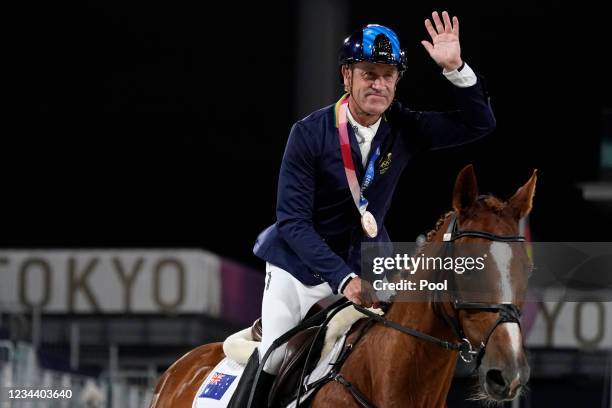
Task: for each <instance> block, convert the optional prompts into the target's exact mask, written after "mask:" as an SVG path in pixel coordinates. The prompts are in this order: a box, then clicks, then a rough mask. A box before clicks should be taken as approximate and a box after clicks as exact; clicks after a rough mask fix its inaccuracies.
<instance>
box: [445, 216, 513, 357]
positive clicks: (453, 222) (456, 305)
mask: <svg viewBox="0 0 612 408" xmlns="http://www.w3.org/2000/svg"><path fill="white" fill-rule="evenodd" d="M450 217H451V219H450V222H449V224H448V228H447V229H446V232H445V233H444V235H443V237H442V241H443V242H444V243H445V248H444V252H445V253H446V254H449V255H450V256H452V255H453V243H454V242H455V241H456V240H458V239H460V238H466V237H471V238H482V239H486V240H489V241H493V242H525V237H524V236H522V235H497V234H493V233H491V232H487V231H480V230H461V229H459V226H458V221H457V215H456V214H455V213H454V212H453V213H451V216H450ZM433 293H434V297H435V298H434V305H436V304H441V302H439V299H438V298H436V297H437V296H439V294H440V292H433ZM452 306H453V309H454V311H455V313H454V317H453V318H451V317H449V316H448V315H447V314H446V313H444V312H442V316H443V318H444V319H445V320H446V321H447V323H448V324H449V325H450V326H451V328H452V330H453V332H454V334H455V336H456V337H457V338H458V339H461V341H462V342H465V343H466V344H467V345H468V350H467V352H463V353H462V352H460V353H459V355H460V356H461V359H462V360H463V361H465V362H466V363H471V362H472V361H473V359H474V356H475V357H476V368H478V367H479V366H480V362H481V360H482V357H483V356H484V353H485V349H486V346H487V343H488V342H489V338H490V337H491V335H492V334H493V331H494V330H495V329H496V328H497V326H499V325H500V324H502V323H517V324H518V325H519V326H520V318H521V310H520V308H519V307H518V306H517V305H515V304H514V303H484V302H464V301H462V300H461V299H458V298H455V299H453V300H452ZM459 310H483V311H489V312H495V313H497V314H498V317H497V319H496V320H495V322H493V324H492V325H491V327H490V328H489V330H488V331H487V332H486V335H485V336H484V337H483V339H482V341H481V342H480V344H479V345H478V347H477V348H476V349H474V348H473V347H471V344H470V341H469V340H468V339H467V336H466V335H465V333H464V331H463V328H462V327H461V322H460V321H459V318H458V312H459Z"/></svg>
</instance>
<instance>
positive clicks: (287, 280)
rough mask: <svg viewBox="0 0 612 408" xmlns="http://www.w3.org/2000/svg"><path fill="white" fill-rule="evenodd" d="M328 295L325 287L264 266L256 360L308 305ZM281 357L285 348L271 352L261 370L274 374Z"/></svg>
mask: <svg viewBox="0 0 612 408" xmlns="http://www.w3.org/2000/svg"><path fill="white" fill-rule="evenodd" d="M330 295H332V289H331V287H330V286H329V284H327V283H321V284H320V285H316V286H306V285H304V284H303V283H302V282H300V281H299V280H297V279H296V278H294V277H293V276H292V275H291V274H290V273H289V272H287V271H285V270H284V269H281V268H279V267H278V266H275V265H272V264H270V263H266V281H265V286H264V294H263V302H262V306H261V322H262V339H261V344H260V345H259V358H260V361H261V358H262V357H263V356H264V354H265V353H266V351H267V350H268V348H269V347H270V345H271V344H272V342H273V341H274V340H276V339H277V338H278V337H280V336H281V335H283V334H285V333H286V332H287V331H289V330H291V329H292V328H294V327H295V326H297V325H298V323H300V322H301V321H302V319H304V316H306V313H307V312H308V310H309V309H310V307H311V306H312V305H314V304H315V303H317V302H318V301H319V300H321V299H324V298H326V297H328V296H330ZM284 354H285V345H283V346H281V347H279V348H277V349H276V350H275V351H274V352H272V354H271V355H270V357H268V361H267V362H266V365H265V366H264V371H265V372H267V373H269V374H278V371H279V370H280V366H281V364H282V362H283V360H282V359H283V356H284Z"/></svg>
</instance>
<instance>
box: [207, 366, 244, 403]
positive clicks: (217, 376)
mask: <svg viewBox="0 0 612 408" xmlns="http://www.w3.org/2000/svg"><path fill="white" fill-rule="evenodd" d="M235 379H236V376H235V375H229V374H223V373H218V372H215V373H214V374H213V375H212V377H210V380H208V384H206V385H205V386H204V392H203V393H202V394H200V398H212V399H216V400H220V399H221V398H222V397H223V395H224V394H225V391H227V389H228V388H229V386H230V385H232V382H233V381H234V380H235Z"/></svg>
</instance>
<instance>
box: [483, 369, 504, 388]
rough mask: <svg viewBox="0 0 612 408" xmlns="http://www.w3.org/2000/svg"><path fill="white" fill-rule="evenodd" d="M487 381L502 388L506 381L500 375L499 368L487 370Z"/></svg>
mask: <svg viewBox="0 0 612 408" xmlns="http://www.w3.org/2000/svg"><path fill="white" fill-rule="evenodd" d="M487 382H488V383H489V384H490V385H493V386H497V387H499V388H502V389H503V388H505V387H506V381H504V377H503V376H502V372H501V371H500V370H489V371H487Z"/></svg>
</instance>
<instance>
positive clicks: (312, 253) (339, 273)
mask: <svg viewBox="0 0 612 408" xmlns="http://www.w3.org/2000/svg"><path fill="white" fill-rule="evenodd" d="M309 136H310V135H309V134H308V132H307V130H306V129H305V127H304V125H303V124H301V123H300V122H297V123H296V124H295V125H294V126H293V128H292V129H291V133H290V135H289V140H288V141H287V147H286V148H285V154H284V156H283V161H282V164H281V169H280V175H279V181H278V199H277V200H278V201H277V204H276V219H277V221H276V224H277V228H278V231H279V234H280V235H281V237H282V238H283V239H284V240H285V241H286V242H287V244H288V245H289V246H290V247H291V249H293V251H295V253H296V254H297V255H298V256H299V258H300V259H301V260H302V262H304V264H305V265H306V266H307V267H308V268H309V269H310V270H311V271H313V273H314V274H316V275H320V276H321V277H322V278H323V279H324V280H325V281H326V282H328V283H329V285H330V286H331V288H332V290H333V291H334V293H337V291H338V286H339V285H340V282H342V280H343V279H344V278H345V277H346V276H347V275H349V274H350V273H351V269H350V268H349V266H348V265H347V264H346V262H344V260H343V259H342V258H341V257H339V256H338V255H336V254H335V253H334V252H333V251H332V250H331V249H330V247H329V246H328V245H327V244H326V243H325V241H324V240H323V238H322V237H321V236H320V235H319V234H318V233H317V231H315V229H314V226H313V219H312V218H313V206H314V195H315V183H316V174H315V172H316V170H315V169H316V167H315V163H316V153H315V147H314V139H312V138H309Z"/></svg>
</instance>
